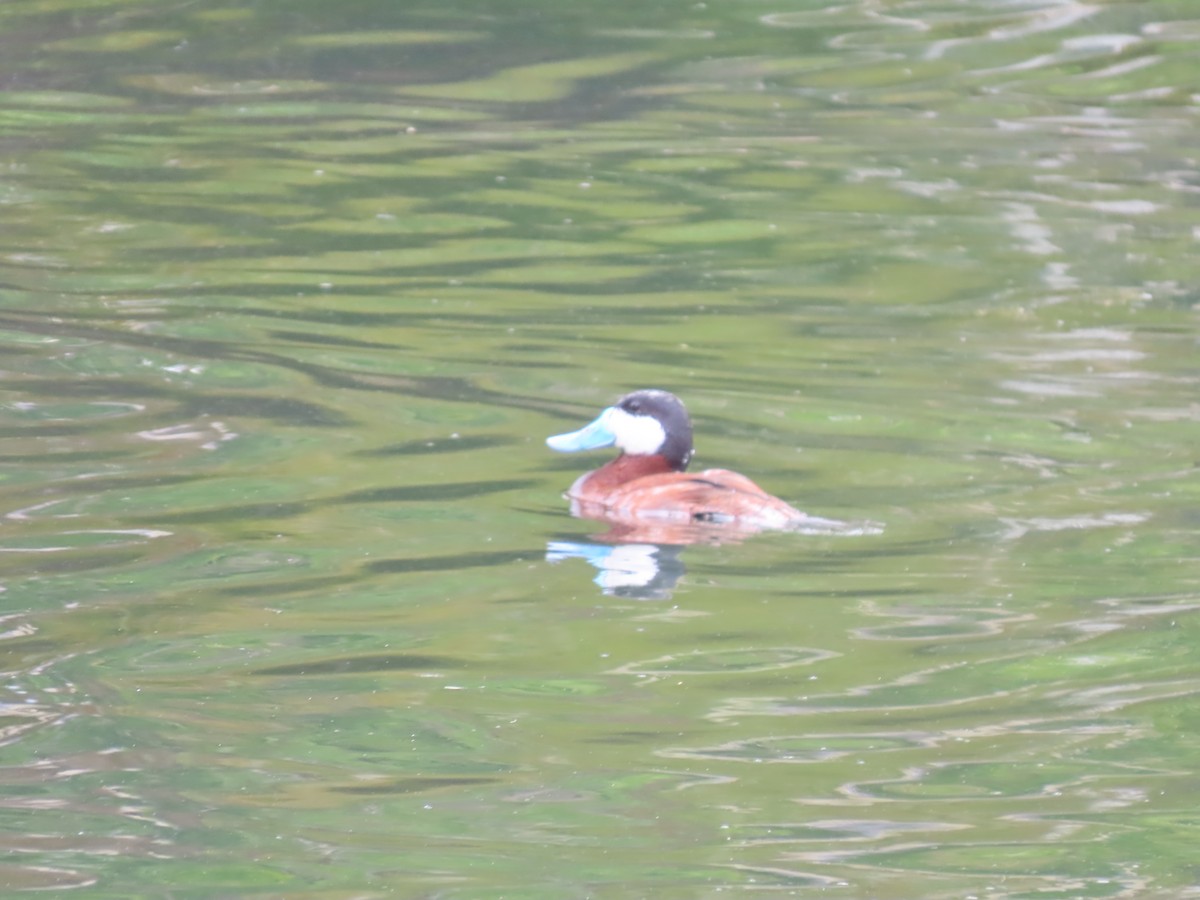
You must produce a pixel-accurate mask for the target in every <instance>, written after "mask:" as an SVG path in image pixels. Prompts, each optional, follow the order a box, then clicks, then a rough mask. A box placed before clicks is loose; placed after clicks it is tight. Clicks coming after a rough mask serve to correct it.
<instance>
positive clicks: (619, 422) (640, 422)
mask: <svg viewBox="0 0 1200 900" xmlns="http://www.w3.org/2000/svg"><path fill="white" fill-rule="evenodd" d="M606 424H607V425H608V427H609V430H611V431H612V433H613V434H614V435H616V438H617V440H616V445H617V446H618V447H620V448H621V449H622V450H624V451H625V452H626V453H628V454H630V455H631V456H649V455H650V454H651V453H657V452H658V451H659V450H661V449H662V445H663V444H664V443H666V440H667V433H666V431H664V430H663V427H662V423H661V422H659V421H658V419H656V418H654V417H653V416H635V415H633V414H632V413H627V412H625V410H623V409H621V408H620V407H619V406H614V407H613V408H612V410H611V411H610V412H609V414H608V422H607V423H606Z"/></svg>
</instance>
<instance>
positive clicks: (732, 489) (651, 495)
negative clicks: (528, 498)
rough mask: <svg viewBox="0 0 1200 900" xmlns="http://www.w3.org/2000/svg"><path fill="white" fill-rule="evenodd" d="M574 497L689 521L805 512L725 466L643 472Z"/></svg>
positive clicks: (782, 518)
mask: <svg viewBox="0 0 1200 900" xmlns="http://www.w3.org/2000/svg"><path fill="white" fill-rule="evenodd" d="M576 499H578V500H581V501H584V502H588V503H599V504H601V505H602V506H603V507H604V508H606V509H608V510H610V511H612V512H614V513H616V514H618V515H622V516H636V517H644V518H666V519H673V520H687V521H693V522H716V523H722V522H730V523H733V522H736V523H739V524H742V525H746V526H750V527H754V528H786V527H788V526H789V525H792V524H794V523H797V522H801V521H803V520H805V519H806V518H807V517H806V516H805V514H804V513H802V512H800V510H798V509H796V508H795V507H794V506H791V505H790V504H788V503H785V502H784V501H782V500H780V499H779V498H778V497H772V496H771V495H770V494H768V493H767V492H766V491H764V490H763V489H762V488H760V487H759V486H758V485H757V484H755V483H754V482H753V481H751V480H750V479H749V478H747V477H746V476H745V475H740V474H738V473H737V472H731V471H730V470H728V469H705V470H704V471H702V472H694V473H686V472H664V473H659V474H654V475H644V476H642V477H641V478H635V479H633V480H631V481H627V482H624V483H623V484H620V485H617V486H615V487H612V488H610V489H608V490H607V491H605V492H604V494H603V496H588V495H587V492H584V493H581V494H579V495H577V496H576Z"/></svg>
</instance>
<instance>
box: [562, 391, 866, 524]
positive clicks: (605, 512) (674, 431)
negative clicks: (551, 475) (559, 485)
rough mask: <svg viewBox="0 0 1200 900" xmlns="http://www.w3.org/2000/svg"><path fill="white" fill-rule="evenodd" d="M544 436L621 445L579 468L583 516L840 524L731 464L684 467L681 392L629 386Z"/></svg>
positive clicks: (566, 443)
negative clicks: (605, 459)
mask: <svg viewBox="0 0 1200 900" xmlns="http://www.w3.org/2000/svg"><path fill="white" fill-rule="evenodd" d="M546 443H547V444H548V445H549V446H550V448H551V449H552V450H557V451H559V452H561V453H575V452H578V451H581V450H593V449H595V448H597V447H611V446H614V445H615V446H616V447H617V449H618V450H620V451H621V453H620V455H619V456H618V457H617V458H616V459H614V460H612V461H611V462H609V463H608V464H607V465H604V466H601V467H600V468H599V469H596V470H594V471H592V472H588V473H587V474H585V475H581V476H580V477H579V478H578V479H577V480H576V481H575V483H574V484H572V485H571V487H570V489H569V490H568V491H567V496H568V497H569V498H570V499H571V501H572V503H571V509H572V512H574V513H575V514H576V515H580V516H583V517H585V518H589V519H601V520H604V521H609V522H618V523H620V522H625V523H628V522H632V521H635V520H636V521H643V522H644V521H645V520H647V519H648V520H651V521H658V522H664V521H665V522H689V523H695V524H711V525H724V526H727V527H730V528H733V529H738V530H742V531H762V530H767V529H771V530H786V531H794V530H800V531H802V530H813V531H825V530H828V529H830V528H835V529H836V528H838V527H839V526H842V525H843V523H841V522H835V521H833V520H831V519H821V518H818V517H817V516H810V515H808V514H806V513H803V512H801V511H800V510H798V509H796V508H795V507H794V506H791V505H790V504H787V503H784V502H783V501H782V500H780V499H779V498H778V497H772V496H771V495H770V494H768V493H767V492H766V491H764V490H763V489H762V488H760V487H759V486H758V485H757V484H755V483H754V482H753V481H751V480H750V479H749V478H747V477H746V476H745V475H739V474H738V473H737V472H731V471H729V470H728V469H705V470H704V471H703V472H697V473H695V474H692V475H689V474H687V473H686V472H685V471H684V470H685V469H687V466H688V463H689V462H691V460H692V422H691V419H690V418H689V417H688V413H687V409H686V408H685V407H684V405H683V403H682V402H681V401H680V399H679V398H678V397H676V396H675V395H674V394H670V393H667V392H666V391H658V390H642V391H634V392H633V393H632V394H626V395H625V396H624V397H622V398H621V399H620V400H618V401H617V402H616V404H615V405H613V406H610V407H609V408H608V409H606V410H604V411H603V412H602V413H600V415H599V416H597V417H596V419H595V421H593V422H592V423H591V424H590V425H587V426H585V427H583V428H581V429H580V430H579V431H572V432H570V433H569V434H557V435H554V436H553V437H549V438H546Z"/></svg>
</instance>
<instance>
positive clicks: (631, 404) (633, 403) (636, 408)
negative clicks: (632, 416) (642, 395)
mask: <svg viewBox="0 0 1200 900" xmlns="http://www.w3.org/2000/svg"><path fill="white" fill-rule="evenodd" d="M625 409H626V410H627V411H629V412H631V413H635V412H641V411H642V401H641V400H628V401H626V403H625Z"/></svg>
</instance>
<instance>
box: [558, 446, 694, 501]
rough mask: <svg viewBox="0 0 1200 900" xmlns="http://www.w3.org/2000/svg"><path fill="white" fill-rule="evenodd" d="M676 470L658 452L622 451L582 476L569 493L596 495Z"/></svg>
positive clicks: (573, 494)
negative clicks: (648, 453)
mask: <svg viewBox="0 0 1200 900" xmlns="http://www.w3.org/2000/svg"><path fill="white" fill-rule="evenodd" d="M674 471H676V469H675V467H674V466H672V465H671V464H670V463H669V462H667V460H666V458H665V457H662V456H659V455H658V454H657V453H656V454H654V455H653V456H631V455H629V454H626V453H622V454H621V455H620V456H618V457H617V458H616V459H614V460H612V461H611V462H609V463H607V464H606V465H603V466H601V467H600V468H599V469H595V470H593V471H591V472H588V473H587V474H586V475H582V476H580V478H579V480H578V481H576V482H575V483H574V484H573V485H571V490H570V491H569V493H570V494H571V496H575V497H578V496H583V495H584V494H589V495H594V494H598V493H603V492H605V491H611V490H612V489H613V488H616V487H619V486H620V485H622V484H625V483H626V482H629V481H633V480H634V479H635V478H644V477H645V476H646V475H661V474H662V473H664V472H674Z"/></svg>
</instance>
